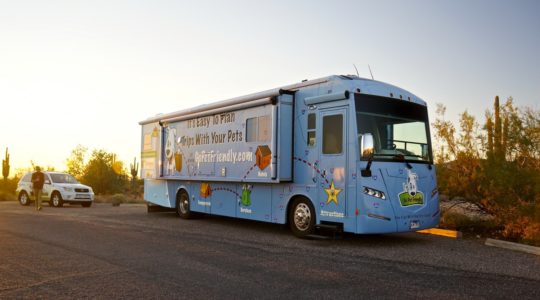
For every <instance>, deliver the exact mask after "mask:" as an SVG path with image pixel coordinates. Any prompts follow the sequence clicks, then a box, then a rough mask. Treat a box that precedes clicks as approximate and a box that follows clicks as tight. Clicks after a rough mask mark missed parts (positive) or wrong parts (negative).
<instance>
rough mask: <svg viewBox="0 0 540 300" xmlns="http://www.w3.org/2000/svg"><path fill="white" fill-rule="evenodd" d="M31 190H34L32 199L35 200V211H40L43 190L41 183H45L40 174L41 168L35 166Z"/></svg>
mask: <svg viewBox="0 0 540 300" xmlns="http://www.w3.org/2000/svg"><path fill="white" fill-rule="evenodd" d="M31 181H32V189H33V190H34V198H35V200H36V210H38V211H39V210H41V192H42V190H43V183H45V176H44V175H43V173H41V168H40V167H39V166H36V171H35V172H34V173H32V179H31Z"/></svg>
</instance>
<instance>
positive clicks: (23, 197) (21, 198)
mask: <svg viewBox="0 0 540 300" xmlns="http://www.w3.org/2000/svg"><path fill="white" fill-rule="evenodd" d="M19 201H21V204H22V205H26V203H27V202H28V196H27V195H26V194H25V193H23V194H21V197H20V198H19Z"/></svg>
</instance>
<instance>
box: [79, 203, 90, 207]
mask: <svg viewBox="0 0 540 300" xmlns="http://www.w3.org/2000/svg"><path fill="white" fill-rule="evenodd" d="M81 205H82V207H90V206H92V202H81Z"/></svg>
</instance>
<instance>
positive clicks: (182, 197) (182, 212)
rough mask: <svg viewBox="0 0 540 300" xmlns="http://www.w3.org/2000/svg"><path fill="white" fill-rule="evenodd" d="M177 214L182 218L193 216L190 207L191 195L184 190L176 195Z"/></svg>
mask: <svg viewBox="0 0 540 300" xmlns="http://www.w3.org/2000/svg"><path fill="white" fill-rule="evenodd" d="M176 214H177V215H178V216H179V217H180V218H182V219H190V218H191V217H192V216H193V213H192V212H191V209H190V207H189V196H188V194H187V193H186V191H184V190H182V191H180V192H178V194H177V195H176Z"/></svg>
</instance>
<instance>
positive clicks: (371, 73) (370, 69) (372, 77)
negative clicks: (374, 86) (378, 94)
mask: <svg viewBox="0 0 540 300" xmlns="http://www.w3.org/2000/svg"><path fill="white" fill-rule="evenodd" d="M367 67H368V68H369V74H371V80H375V78H373V73H372V72H371V67H370V66H369V65H367Z"/></svg>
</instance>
